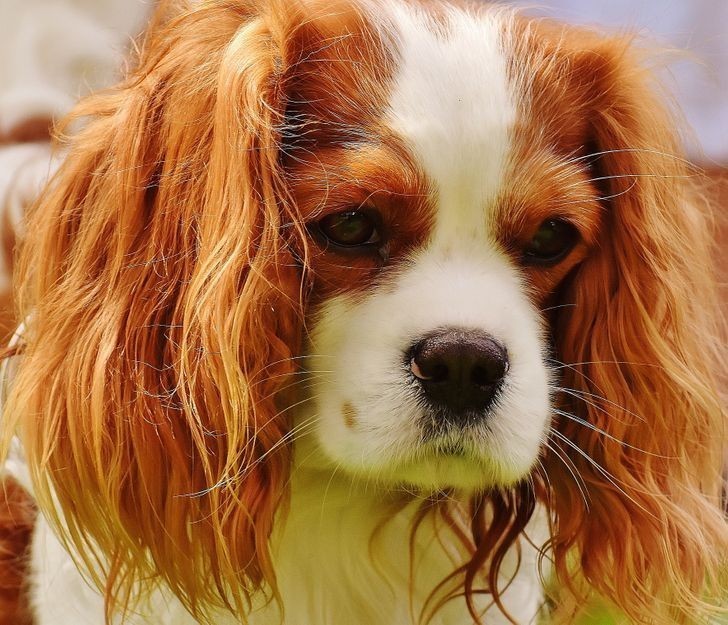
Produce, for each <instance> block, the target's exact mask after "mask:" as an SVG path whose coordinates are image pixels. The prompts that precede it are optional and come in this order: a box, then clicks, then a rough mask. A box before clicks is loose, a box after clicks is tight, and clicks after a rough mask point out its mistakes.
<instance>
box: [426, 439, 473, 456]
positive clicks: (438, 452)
mask: <svg viewBox="0 0 728 625" xmlns="http://www.w3.org/2000/svg"><path fill="white" fill-rule="evenodd" d="M432 448H433V449H432V451H433V454H434V455H435V456H440V457H443V456H444V457H455V458H465V457H466V456H469V454H468V453H467V451H466V450H465V447H464V445H463V444H462V443H461V442H457V441H437V442H435V443H434V445H433V446H432Z"/></svg>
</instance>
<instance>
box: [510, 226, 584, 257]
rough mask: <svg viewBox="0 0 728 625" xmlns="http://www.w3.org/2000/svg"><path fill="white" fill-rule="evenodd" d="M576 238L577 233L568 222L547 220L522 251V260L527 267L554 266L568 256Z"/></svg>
mask: <svg viewBox="0 0 728 625" xmlns="http://www.w3.org/2000/svg"><path fill="white" fill-rule="evenodd" d="M578 238H579V232H578V231H577V229H576V228H575V227H574V226H572V225H571V224H570V223H569V222H567V221H564V220H562V219H547V220H546V221H544V222H543V223H542V224H541V225H540V226H539V227H538V230H537V231H536V234H534V235H533V238H532V239H531V241H530V242H529V244H528V245H527V246H526V248H525V249H524V250H523V255H524V260H525V262H526V263H527V264H529V265H555V264H556V263H558V262H559V261H560V260H562V259H564V258H565V257H566V256H567V255H568V254H569V252H570V251H571V250H572V248H573V247H574V245H576V241H577V239H578Z"/></svg>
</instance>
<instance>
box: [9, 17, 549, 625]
mask: <svg viewBox="0 0 728 625" xmlns="http://www.w3.org/2000/svg"><path fill="white" fill-rule="evenodd" d="M388 10H389V14H388V15H389V19H390V20H391V23H392V27H393V29H394V30H395V31H396V33H397V36H396V37H395V39H394V45H395V46H396V48H397V50H398V53H399V55H400V70H399V73H398V74H397V75H396V77H395V81H396V88H395V90H394V93H393V96H392V100H391V103H390V107H389V123H390V125H391V126H392V128H393V130H394V131H395V132H397V133H398V134H399V135H400V136H401V137H402V139H403V140H404V141H405V142H406V143H407V144H408V145H409V147H410V148H411V150H412V153H413V154H414V155H415V156H416V158H417V159H418V160H419V162H420V164H421V166H422V168H423V169H424V170H425V172H426V173H427V174H428V176H429V177H430V179H431V181H432V184H433V188H434V190H435V191H436V194H437V218H436V225H435V229H434V231H433V233H432V237H431V238H430V240H429V241H428V242H427V244H426V245H425V246H424V247H423V248H422V249H420V250H418V252H417V253H416V254H414V255H413V256H412V258H411V259H409V262H408V263H407V264H406V265H405V266H404V267H403V268H402V269H401V270H400V271H399V272H398V273H396V274H394V275H390V276H389V277H388V278H387V279H386V281H385V283H384V284H382V285H381V286H379V287H377V288H376V289H374V290H372V291H371V292H369V293H367V294H366V295H364V296H361V295H360V296H341V297H337V298H334V299H332V300H330V301H328V302H326V303H325V304H324V305H323V306H322V308H321V309H320V311H319V315H318V318H317V321H316V323H315V324H314V327H313V328H312V329H313V333H312V337H313V338H312V344H311V350H312V352H311V353H312V354H314V356H313V357H312V358H311V360H310V366H311V368H312V369H313V370H314V373H313V375H312V382H313V384H314V388H313V390H312V391H311V397H310V399H311V401H307V402H304V403H303V404H302V408H301V409H300V411H299V413H298V414H297V415H296V419H295V421H296V427H298V428H300V436H299V438H298V439H297V442H296V445H295V461H294V467H293V472H292V482H291V492H292V500H291V506H290V513H289V516H288V517H287V518H286V519H285V520H284V519H283V518H281V519H279V524H278V526H277V529H276V532H275V536H274V539H273V546H272V547H273V552H274V559H275V563H276V567H277V574H278V582H279V586H280V590H281V595H282V597H283V609H284V612H285V623H287V624H288V625H342V624H346V625H373V624H377V625H406V624H409V623H414V622H417V621H416V617H417V616H419V614H420V611H421V610H422V609H423V606H424V601H425V598H426V597H427V596H428V594H429V593H430V592H431V591H432V590H433V589H434V587H435V586H436V585H437V583H438V582H440V581H441V580H443V579H444V578H445V577H446V576H447V575H448V574H449V573H450V572H452V570H453V569H454V567H455V566H456V564H459V563H461V562H462V557H463V554H462V553H460V551H459V548H458V547H457V546H456V545H453V544H452V543H451V542H448V541H447V540H445V541H443V542H441V541H440V540H438V537H437V532H436V529H435V527H434V526H433V521H432V520H431V519H428V520H427V521H425V523H424V525H423V527H422V529H421V530H420V531H419V532H418V533H417V535H416V540H415V543H414V551H413V555H414V566H413V577H411V576H410V550H409V543H408V539H409V534H410V531H409V529H410V525H411V523H412V520H413V518H414V516H415V514H416V507H417V503H416V502H414V503H411V504H409V505H407V506H406V507H404V508H403V509H400V510H399V511H398V512H396V513H393V512H392V508H391V506H390V504H391V500H392V497H393V496H394V495H395V494H396V492H397V488H398V487H399V485H401V484H404V485H413V484H414V485H418V486H421V487H425V489H426V490H427V489H431V488H441V487H446V486H454V487H457V488H458V489H460V490H464V491H469V490H471V489H473V488H480V487H483V486H486V485H492V484H510V483H512V482H514V481H517V480H519V479H521V478H523V477H524V476H526V475H527V473H528V471H529V470H530V469H531V467H532V466H533V464H534V463H535V462H536V460H537V457H538V454H539V450H540V446H541V443H542V441H543V438H544V433H545V428H546V425H547V422H548V417H549V412H550V402H549V391H548V376H547V370H546V366H545V364H544V355H543V351H544V347H543V344H544V341H543V337H542V330H541V327H540V324H539V321H538V315H537V311H535V310H534V307H533V305H532V304H531V303H530V302H529V300H528V298H527V296H526V294H525V292H524V287H523V285H522V283H521V280H520V277H519V274H518V272H517V270H516V269H515V268H513V267H512V266H511V265H510V263H509V260H508V258H507V257H506V256H505V254H504V253H502V252H501V251H500V250H499V248H498V246H497V244H496V242H495V240H494V237H493V234H492V229H491V224H490V222H489V218H490V216H491V214H492V209H493V202H494V199H495V198H496V196H497V194H498V191H499V188H500V182H501V180H502V176H503V171H504V167H505V163H506V161H507V159H508V157H509V145H510V143H509V138H510V133H511V129H512V125H513V123H514V120H515V115H516V113H515V106H514V104H513V98H514V96H513V94H512V93H511V88H510V86H509V84H508V80H507V75H506V56H505V53H504V48H503V42H502V40H501V33H502V32H503V26H504V23H503V22H502V18H501V13H497V12H493V11H490V12H484V13H483V16H482V18H481V19H473V18H471V17H465V16H464V14H461V13H458V12H457V11H452V12H451V13H450V15H449V18H448V20H449V32H450V33H451V34H450V35H449V36H445V35H443V34H442V33H440V34H436V33H435V32H433V31H432V30H431V29H429V28H428V25H427V24H426V23H425V18H424V16H422V15H415V14H414V13H412V9H411V8H410V9H405V8H404V6H399V5H395V6H390V7H389V9H388ZM443 326H458V327H463V328H472V329H479V330H483V331H486V332H488V333H489V334H491V335H492V336H493V337H495V338H496V339H497V340H499V341H501V342H502V343H503V344H504V345H505V346H506V348H507V350H508V354H509V358H510V370H509V373H508V376H507V379H506V381H505V389H504V391H503V393H502V395H501V397H500V398H499V401H498V404H497V407H496V408H495V409H494V411H493V414H492V415H490V416H489V418H488V427H485V426H483V427H481V428H475V429H473V431H470V432H469V433H467V434H463V435H462V436H459V438H460V440H459V441H458V442H459V443H461V444H462V445H463V446H464V447H465V448H466V449H467V451H468V454H467V456H466V457H461V458H455V457H453V458H445V457H442V456H437V455H436V454H434V453H433V451H432V450H431V449H427V448H425V447H423V446H421V445H420V443H419V432H418V427H417V418H418V416H420V410H421V409H420V408H419V405H418V402H417V400H416V396H415V395H416V389H415V388H413V385H412V381H411V380H410V379H409V378H408V377H407V375H406V371H405V366H404V363H403V355H404V353H405V351H406V350H407V348H408V347H409V346H410V345H411V344H412V343H413V342H414V341H416V340H417V339H419V338H421V337H422V336H423V335H424V334H426V333H428V332H431V331H432V330H435V329H438V328H440V327H443ZM345 402H348V403H350V404H351V405H352V406H353V407H354V408H355V410H356V423H355V426H354V427H348V426H347V425H346V423H345V422H344V419H343V415H342V405H343V404H344V403H345ZM12 466H14V472H16V473H22V472H23V471H24V469H23V465H22V461H20V460H18V459H17V458H16V461H15V465H12ZM10 468H12V467H10ZM383 486H384V487H383ZM378 530H379V531H378ZM375 534H376V536H377V537H378V538H377V539H376V540H374V541H372V536H373V535H375ZM529 535H530V537H531V538H532V539H533V541H534V543H535V544H541V543H542V542H543V541H544V540H545V538H546V523H545V520H544V519H543V518H542V516H541V515H540V514H539V515H537V516H536V517H535V519H534V521H532V523H531V525H530V527H529ZM443 536H444V535H443ZM521 548H522V563H521V566H520V568H519V569H518V572H517V575H516V576H515V578H514V580H513V582H512V584H511V585H510V586H509V588H508V589H507V590H506V591H505V593H504V596H503V598H504V603H505V604H506V606H507V607H508V609H509V611H510V612H511V614H512V615H513V616H514V617H515V618H516V620H517V622H518V623H520V624H522V625H526V624H528V623H532V622H535V619H536V615H537V613H538V611H539V607H540V604H541V602H542V592H541V583H540V577H539V574H538V571H537V564H536V561H537V552H536V550H535V549H534V548H533V547H532V546H530V545H529V544H528V543H527V542H526V541H525V540H522V541H521ZM515 560H516V552H515V550H514V552H513V553H511V554H510V555H509V557H508V558H507V559H506V562H505V563H504V566H503V571H502V573H503V576H504V580H502V581H504V582H505V578H506V577H510V576H511V575H512V574H514V573H515V572H516V571H515V566H516V565H515ZM32 569H33V586H32V596H33V603H34V606H35V609H36V617H37V623H36V625H100V624H101V623H102V622H103V606H102V601H101V598H100V595H99V594H98V593H96V591H94V590H92V589H91V588H90V587H89V586H88V585H87V584H86V582H85V581H84V580H83V578H82V577H81V576H80V574H79V573H78V572H77V571H76V570H75V568H74V566H73V564H72V561H71V558H70V556H69V555H68V554H67V553H66V551H65V550H64V548H63V547H62V546H61V545H60V543H59V542H58V540H57V539H56V538H55V536H54V535H53V533H52V531H51V530H50V528H49V527H48V525H47V523H46V522H45V521H44V520H43V519H41V520H40V521H39V523H38V525H37V528H36V530H35V537H34V543H33V550H32ZM410 582H412V586H411V588H412V592H410ZM410 595H411V605H410ZM489 601H490V600H489V598H488V596H487V595H486V596H479V597H477V598H476V603H477V605H478V606H479V609H481V610H483V611H485V610H487V613H486V616H485V622H486V623H488V624H489V625H505V624H506V623H507V622H508V621H507V619H505V617H503V616H502V615H501V614H500V613H499V612H498V610H496V609H493V608H492V607H491V608H490V609H488V607H489V605H488V604H489ZM410 609H412V613H410ZM280 620H281V614H280V613H279V612H278V611H277V609H276V608H275V607H274V606H268V607H263V608H258V609H256V611H255V612H254V613H253V614H252V615H251V616H250V618H249V622H250V623H251V625H274V624H278V623H280ZM128 622H129V623H131V624H133V625H151V624H152V623H154V624H155V625H173V624H174V625H191V624H192V623H194V621H193V620H192V618H191V617H190V616H189V615H187V614H186V613H185V612H184V610H183V609H182V607H181V606H180V605H179V603H178V602H177V601H176V600H175V599H173V598H170V597H169V596H168V594H167V593H165V592H164V591H160V592H159V593H155V595H154V596H153V597H152V598H151V600H150V603H149V604H148V605H145V606H141V607H140V615H136V616H132V617H131V619H130V620H129V621H128ZM216 622H217V625H228V624H232V623H238V622H240V619H237V618H233V617H231V616H229V615H220V616H219V618H218V620H217V621H216ZM471 622H472V619H471V618H470V616H469V615H468V613H467V610H466V608H465V603H464V601H463V600H462V599H459V600H455V601H452V602H450V603H448V604H447V605H446V606H445V607H444V608H443V609H442V610H441V611H440V612H438V614H437V616H436V617H435V618H434V619H433V620H432V621H431V623H432V625H467V624H468V623H471Z"/></svg>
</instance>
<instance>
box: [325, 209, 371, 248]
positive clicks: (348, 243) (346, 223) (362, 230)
mask: <svg viewBox="0 0 728 625" xmlns="http://www.w3.org/2000/svg"><path fill="white" fill-rule="evenodd" d="M378 223H379V219H378V215H377V214H376V213H375V212H374V211H370V210H350V211H344V212H342V213H334V214H333V215H327V216H326V217H324V218H323V219H322V220H321V221H319V222H318V228H319V230H320V232H321V234H322V235H323V236H324V237H325V238H326V240H327V241H329V242H330V243H333V244H334V245H338V246H340V247H363V246H370V245H372V246H373V245H376V244H377V243H380V242H381V240H382V238H381V236H380V234H379V230H378V228H377V224H378Z"/></svg>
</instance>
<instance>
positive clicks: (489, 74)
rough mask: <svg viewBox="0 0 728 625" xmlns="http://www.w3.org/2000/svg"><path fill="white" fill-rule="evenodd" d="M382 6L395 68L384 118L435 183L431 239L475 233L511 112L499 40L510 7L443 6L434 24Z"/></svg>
mask: <svg viewBox="0 0 728 625" xmlns="http://www.w3.org/2000/svg"><path fill="white" fill-rule="evenodd" d="M390 11H391V17H392V20H393V22H394V30H395V33H394V37H395V45H396V46H397V48H398V49H397V55H398V58H399V67H398V68H397V72H396V73H395V76H394V85H393V93H392V95H391V101H390V103H389V111H388V121H389V123H390V124H391V126H392V128H393V129H394V130H395V131H396V132H397V133H398V134H399V135H400V136H401V137H402V138H403V139H404V140H405V142H406V143H408V145H409V147H410V148H411V149H412V151H413V153H414V155H415V156H416V157H417V159H418V160H419V164H420V165H421V167H422V168H423V170H424V172H425V173H426V174H427V175H428V176H429V177H430V179H431V181H432V183H433V184H434V186H435V191H436V193H437V200H438V203H437V206H438V210H437V221H436V224H435V234H434V238H435V242H441V243H443V244H446V243H447V242H449V241H457V240H458V239H461V237H463V236H464V237H467V238H471V239H472V238H478V239H482V238H483V236H487V231H486V229H487V221H488V219H487V212H488V209H489V208H491V207H492V204H493V199H494V198H495V197H496V196H497V194H498V191H499V189H500V187H501V184H502V181H503V176H504V172H505V168H506V161H507V159H508V155H509V149H510V131H511V128H512V126H513V124H514V121H515V118H516V107H515V105H514V102H513V100H514V98H513V97H512V94H511V88H510V85H509V82H508V72H507V58H506V55H505V52H504V47H503V40H504V34H505V33H506V32H507V30H508V28H507V27H508V20H509V16H510V13H508V12H506V11H503V10H501V9H485V8H483V9H482V10H481V11H480V12H479V14H473V13H466V12H464V11H463V10H460V9H456V8H453V7H448V8H447V12H446V14H445V21H444V24H443V23H442V22H441V23H440V24H438V23H435V22H433V20H432V17H430V16H428V15H427V14H426V13H424V12H422V11H421V10H417V9H416V8H415V7H413V6H411V5H410V6H406V5H403V4H400V3H396V4H395V5H394V6H392V7H391V8H390Z"/></svg>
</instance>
